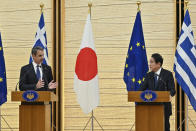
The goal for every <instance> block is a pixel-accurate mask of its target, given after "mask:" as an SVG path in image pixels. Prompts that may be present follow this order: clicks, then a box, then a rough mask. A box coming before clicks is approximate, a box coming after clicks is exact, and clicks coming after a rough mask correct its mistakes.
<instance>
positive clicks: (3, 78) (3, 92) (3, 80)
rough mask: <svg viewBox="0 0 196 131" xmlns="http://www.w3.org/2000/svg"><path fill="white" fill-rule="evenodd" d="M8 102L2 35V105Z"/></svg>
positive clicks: (0, 46)
mask: <svg viewBox="0 0 196 131" xmlns="http://www.w3.org/2000/svg"><path fill="white" fill-rule="evenodd" d="M6 101H7V80H6V71H5V61H4V56H3V46H2V41H1V34H0V105H2V104H3V103H5V102H6Z"/></svg>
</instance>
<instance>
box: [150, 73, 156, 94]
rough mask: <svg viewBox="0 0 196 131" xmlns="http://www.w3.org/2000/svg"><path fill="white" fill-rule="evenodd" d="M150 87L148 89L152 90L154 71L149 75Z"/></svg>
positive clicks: (153, 87)
mask: <svg viewBox="0 0 196 131" xmlns="http://www.w3.org/2000/svg"><path fill="white" fill-rule="evenodd" d="M150 83H151V85H150V87H149V90H154V89H155V83H154V72H152V73H151V76H150Z"/></svg>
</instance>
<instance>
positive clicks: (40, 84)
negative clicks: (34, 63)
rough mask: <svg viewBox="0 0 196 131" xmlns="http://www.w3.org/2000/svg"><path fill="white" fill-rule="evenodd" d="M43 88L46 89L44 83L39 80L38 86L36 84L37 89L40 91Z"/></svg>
mask: <svg viewBox="0 0 196 131" xmlns="http://www.w3.org/2000/svg"><path fill="white" fill-rule="evenodd" d="M42 87H44V81H42V80H39V81H38V82H37V84H36V88H37V89H39V88H42Z"/></svg>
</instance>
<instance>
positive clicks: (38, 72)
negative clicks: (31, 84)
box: [36, 65, 41, 80]
mask: <svg viewBox="0 0 196 131" xmlns="http://www.w3.org/2000/svg"><path fill="white" fill-rule="evenodd" d="M39 67H40V66H39V65H37V70H36V75H37V79H38V80H40V78H41V75H40V70H39Z"/></svg>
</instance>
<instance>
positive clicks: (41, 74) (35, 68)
mask: <svg viewBox="0 0 196 131" xmlns="http://www.w3.org/2000/svg"><path fill="white" fill-rule="evenodd" d="M32 63H33V67H34V71H35V74H37V72H36V70H37V65H39V71H40V79H41V80H42V77H43V72H42V66H41V64H36V63H35V62H34V61H33V62H32Z"/></svg>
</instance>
